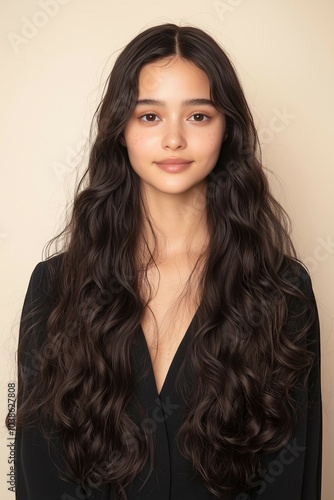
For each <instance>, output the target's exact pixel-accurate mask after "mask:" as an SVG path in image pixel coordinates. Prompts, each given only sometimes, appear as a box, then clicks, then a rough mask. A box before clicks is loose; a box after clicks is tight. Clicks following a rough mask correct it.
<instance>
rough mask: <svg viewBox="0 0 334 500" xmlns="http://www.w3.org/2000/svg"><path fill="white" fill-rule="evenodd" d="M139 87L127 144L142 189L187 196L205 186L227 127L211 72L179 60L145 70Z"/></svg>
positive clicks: (126, 133) (126, 139)
mask: <svg viewBox="0 0 334 500" xmlns="http://www.w3.org/2000/svg"><path fill="white" fill-rule="evenodd" d="M138 84H139V89H138V101H137V104H136V106H135V109H134V111H133V113H132V116H131V117H130V119H129V121H128V123H127V125H126V127H125V130H124V134H123V137H124V138H123V141H124V145H125V146H126V147H127V150H128V155H129V159H130V162H131V165H132V167H133V169H134V170H135V172H136V173H137V174H138V176H139V177H140V179H141V183H142V187H144V189H145V190H154V191H155V193H156V192H157V191H160V192H164V193H170V194H181V193H186V192H187V193H189V190H191V189H195V188H198V187H199V186H200V185H202V186H203V185H205V182H206V181H205V179H206V177H207V176H208V174H209V173H210V172H211V171H212V169H213V168H214V166H215V164H216V162H217V159H218V156H219V153H220V148H221V144H222V141H223V137H224V134H225V126H226V125H225V117H224V115H223V113H221V112H219V111H218V110H217V109H216V108H215V107H214V106H213V104H212V102H211V99H210V84H209V79H208V77H207V75H206V73H205V72H204V71H202V70H201V69H200V68H198V67H197V66H196V65H194V64H193V63H192V62H190V61H185V60H182V59H179V58H177V57H174V58H172V59H163V60H160V61H157V62H154V63H149V64H147V65H145V66H143V68H142V69H141V71H140V73H139V82H138ZM152 194H153V193H152Z"/></svg>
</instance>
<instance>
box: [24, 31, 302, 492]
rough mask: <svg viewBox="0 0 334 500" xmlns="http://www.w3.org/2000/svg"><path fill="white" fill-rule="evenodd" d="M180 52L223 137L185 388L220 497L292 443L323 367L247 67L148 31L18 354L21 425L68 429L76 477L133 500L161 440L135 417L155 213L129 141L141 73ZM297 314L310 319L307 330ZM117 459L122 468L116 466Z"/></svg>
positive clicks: (209, 45) (185, 39) (105, 121)
mask: <svg viewBox="0 0 334 500" xmlns="http://www.w3.org/2000/svg"><path fill="white" fill-rule="evenodd" d="M174 55H178V56H179V57H181V58H183V59H185V60H188V61H191V62H193V63H194V64H195V65H197V66H198V67H199V68H201V69H202V70H204V71H205V73H206V75H207V76H208V78H209V81H210V88H211V98H212V101H213V103H214V105H215V106H216V108H217V109H218V110H220V111H221V112H222V113H224V115H225V118H226V127H227V139H226V141H225V142H224V143H223V145H222V148H221V152H220V156H219V159H218V161H217V164H216V165H215V167H214V169H213V170H212V172H211V174H210V175H209V176H208V178H207V192H206V221H207V227H208V231H209V234H210V242H209V247H208V250H207V252H206V254H205V265H204V268H203V271H202V273H201V280H200V289H201V296H202V298H201V304H200V308H199V310H198V312H197V328H196V331H195V333H194V335H193V336H192V339H191V344H190V347H189V351H188V352H187V357H186V359H185V360H184V364H183V365H182V370H181V372H180V377H179V382H180V390H182V391H183V393H184V397H185V399H186V401H187V405H186V408H187V411H186V413H185V416H184V420H183V423H182V426H181V428H180V429H179V432H178V436H177V438H178V446H179V448H180V451H181V453H182V454H183V455H184V457H186V458H187V459H189V460H191V461H192V462H193V465H194V468H195V469H196V470H197V472H198V473H199V474H200V475H201V477H202V479H203V481H205V484H206V486H207V488H208V489H209V490H210V491H211V492H212V493H213V494H215V495H217V496H220V498H224V495H225V494H229V493H230V492H239V491H243V490H245V489H247V488H249V487H250V486H251V484H252V483H251V480H252V478H253V477H254V474H255V473H256V471H257V470H258V467H259V460H260V457H261V454H264V453H267V452H271V451H275V450H278V449H280V448H281V447H282V446H283V445H284V444H285V443H286V442H287V441H288V439H289V438H290V437H291V435H292V432H293V425H294V411H293V409H294V397H293V391H294V388H295V386H296V384H297V381H298V380H299V378H300V376H304V378H305V379H306V376H307V374H308V372H309V369H310V366H311V363H312V358H311V354H310V353H309V352H308V351H307V350H306V349H305V346H304V339H305V335H306V333H307V331H308V328H309V326H310V324H311V319H310V318H311V317H310V316H308V315H307V314H306V315H305V314H304V313H306V312H307V311H309V310H310V309H309V308H310V307H311V306H310V304H309V301H308V299H307V297H306V296H304V294H303V292H302V291H301V289H300V288H301V287H300V286H299V281H298V279H299V278H300V268H301V265H300V263H299V260H298V258H297V255H296V251H295V249H294V247H293V244H292V241H291V239H290V236H289V235H290V230H289V225H290V221H289V218H288V216H287V214H286V213H285V211H284V210H283V208H282V207H281V206H280V205H279V203H278V202H277V201H276V200H275V199H274V198H273V196H272V195H271V193H270V190H269V186H268V181H267V177H266V175H265V172H264V169H263V167H262V165H261V160H260V152H259V146H258V138H257V133H256V129H255V126H254V122H253V119H252V115H251V112H250V110H249V107H248V105H247V102H246V100H245V97H244V93H243V91H242V88H241V85H240V83H239V81H238V78H237V76H236V72H235V70H234V69H233V66H232V64H231V62H230V60H229V58H228V57H227V55H226V54H225V53H224V51H223V50H222V49H221V47H220V46H219V45H218V44H217V43H216V42H215V41H214V40H213V39H212V38H211V37H210V36H209V35H208V34H206V33H205V32H203V31H202V30H200V29H198V28H195V27H186V26H183V27H178V26H176V25H174V24H165V25H161V26H155V27H152V28H149V29H147V30H146V31H144V32H142V33H140V34H139V35H138V36H136V37H135V38H134V39H133V40H132V41H131V42H130V43H129V44H128V45H127V46H126V47H125V48H124V50H123V51H122V52H121V54H120V55H119V57H118V58H117V60H116V62H115V64H114V67H113V69H112V71H111V74H110V76H109V79H108V85H107V89H106V92H105V95H104V97H103V100H102V102H101V104H100V106H99V107H98V110H97V112H96V125H97V131H96V138H95V140H94V143H93V146H92V149H91V152H90V158H89V165H88V168H87V171H86V173H85V175H84V177H83V179H82V180H81V182H80V184H79V186H78V190H77V193H76V196H75V200H74V205H73V212H72V216H71V220H70V222H69V224H68V225H67V227H66V229H65V230H64V231H63V232H62V233H61V235H59V236H58V238H63V237H64V236H65V239H64V242H63V247H62V249H61V252H59V253H61V256H59V259H60V260H61V265H58V268H57V270H56V266H55V268H54V270H53V271H52V272H50V276H49V279H48V282H49V283H51V284H52V289H51V288H50V314H48V315H47V318H41V317H39V316H38V311H30V316H29V320H27V319H25V318H23V321H22V330H21V331H22V334H21V336H20V343H19V348H18V362H19V388H20V398H21V401H20V404H19V407H18V412H17V428H21V427H22V426H24V425H28V422H29V420H31V419H36V418H38V421H39V422H40V423H41V425H42V423H43V422H51V423H52V425H53V426H54V427H55V428H56V429H59V430H60V435H61V439H62V443H63V445H64V446H63V449H64V454H65V458H66V463H67V470H68V471H69V473H68V476H69V477H70V478H72V479H73V480H76V481H81V482H83V483H85V482H86V483H87V482H89V480H90V479H91V480H92V478H93V479H94V480H95V482H96V481H97V478H99V479H100V481H101V484H102V483H107V482H112V483H114V484H115V485H116V486H117V488H118V490H117V491H118V494H121V495H122V496H123V498H125V494H124V488H125V486H126V485H127V484H128V483H129V482H130V481H131V480H132V479H133V478H134V477H135V476H136V475H137V474H138V473H139V472H140V471H141V470H142V468H143V467H144V465H145V463H146V461H147V459H148V458H149V457H150V458H151V460H152V450H153V446H152V442H151V438H152V436H151V435H149V434H148V435H147V436H145V439H144V440H142V439H140V436H139V430H140V429H139V428H138V425H137V424H136V423H135V422H134V421H133V420H132V418H131V415H130V414H129V413H128V412H127V404H128V402H129V401H130V400H131V398H132V395H133V388H134V382H135V381H134V380H133V373H132V369H131V356H130V353H131V346H132V343H133V341H134V332H135V331H136V328H137V327H138V325H139V323H140V320H141V317H142V315H143V311H144V308H145V306H147V305H148V301H146V300H144V299H143V297H141V296H140V293H139V290H140V287H139V276H140V272H139V271H140V270H139V268H138V260H137V254H136V249H137V245H138V241H139V238H140V235H141V229H142V227H143V220H144V217H145V214H144V213H143V210H142V203H141V202H142V200H141V199H140V192H139V179H138V176H137V175H136V173H135V172H134V170H133V169H132V167H131V164H130V162H129V159H128V155H127V150H126V148H125V147H124V146H123V145H122V141H121V138H122V133H123V131H124V127H125V125H126V123H127V121H128V119H129V117H130V116H131V114H132V112H133V109H134V106H135V103H136V100H137V93H138V75H139V72H140V70H141V68H142V67H143V66H144V65H145V64H147V63H150V62H153V61H157V60H161V59H163V58H167V57H171V56H174ZM55 240H56V239H53V240H52V242H54V241H55ZM52 242H50V243H52ZM51 262H53V263H55V262H56V261H55V260H54V259H53V260H50V269H51V267H52V266H51ZM57 263H58V264H59V262H58V260H57ZM144 264H145V265H144V266H143V268H142V269H141V271H143V270H144V277H145V269H147V264H148V263H144ZM145 266H146V267H145ZM52 277H53V279H52ZM50 286H51V285H50ZM296 301H297V302H298V303H300V307H299V308H297V309H295V311H297V312H296V316H295V317H293V316H292V304H295V303H296ZM288 313H289V315H288ZM297 314H300V315H301V316H300V317H301V318H305V321H302V322H300V321H297V319H298V318H297ZM27 317H28V316H27ZM38 320H39V321H42V320H45V321H46V328H45V331H46V337H45V340H43V339H40V338H36V339H33V337H32V336H31V335H29V334H30V333H31V329H32V328H34V327H35V328H36V322H37V321H38ZM32 342H35V347H33V344H32ZM28 346H29V347H28ZM28 349H30V350H31V349H35V351H31V352H37V353H39V354H38V357H39V359H40V362H39V363H38V369H34V370H27V369H26V368H27V366H26V356H27V352H28ZM50 353H52V355H51V354H50ZM185 365H187V366H190V367H191V369H192V370H193V372H194V377H195V379H196V381H197V382H196V386H195V387H187V386H186V384H185V381H184V380H183V381H182V372H183V369H184V366H185ZM32 373H33V376H32V375H31V374H32ZM181 382H182V383H181ZM122 436H128V437H129V439H124V438H123V439H122ZM133 443H138V444H137V446H133ZM130 444H131V446H130ZM115 453H118V455H117V456H119V457H122V460H114V462H113V463H112V467H111V466H110V465H111V457H112V456H113V457H115V456H116V455H115ZM106 457H107V458H106ZM108 457H109V459H108Z"/></svg>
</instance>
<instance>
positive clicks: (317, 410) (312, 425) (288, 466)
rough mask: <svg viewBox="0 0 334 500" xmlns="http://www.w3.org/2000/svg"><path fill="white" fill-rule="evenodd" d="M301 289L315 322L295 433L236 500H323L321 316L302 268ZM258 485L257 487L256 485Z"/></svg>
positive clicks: (298, 398) (264, 462)
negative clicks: (260, 476)
mask: <svg viewBox="0 0 334 500" xmlns="http://www.w3.org/2000/svg"><path fill="white" fill-rule="evenodd" d="M301 288H302V289H303V291H304V293H305V295H307V296H308V297H309V298H310V299H311V300H312V302H313V304H314V307H315V313H316V314H315V319H314V321H313V324H312V326H311V328H310V330H309V332H308V335H307V348H308V349H309V350H310V351H311V352H312V353H313V355H314V361H313V365H312V368H311V372H310V375H309V378H308V382H307V387H306V388H305V387H303V388H300V389H298V390H297V392H296V406H297V408H298V410H299V411H298V413H297V415H298V418H297V423H296V426H295V432H294V434H293V436H292V438H291V440H290V441H289V443H288V444H287V445H286V446H284V447H283V448H282V449H281V450H280V451H279V452H277V453H275V454H268V455H266V456H265V457H263V460H262V470H261V472H262V478H261V479H260V480H259V481H258V482H257V484H256V487H255V489H254V490H252V492H250V493H241V494H240V495H237V497H236V500H250V499H251V500H320V498H321V470H322V404H321V386H320V382H321V375H320V328H319V316H318V310H317V305H316V300H315V297H314V293H313V289H312V283H311V279H310V276H309V274H308V273H307V272H306V270H305V269H304V268H303V269H301ZM254 486H255V485H254Z"/></svg>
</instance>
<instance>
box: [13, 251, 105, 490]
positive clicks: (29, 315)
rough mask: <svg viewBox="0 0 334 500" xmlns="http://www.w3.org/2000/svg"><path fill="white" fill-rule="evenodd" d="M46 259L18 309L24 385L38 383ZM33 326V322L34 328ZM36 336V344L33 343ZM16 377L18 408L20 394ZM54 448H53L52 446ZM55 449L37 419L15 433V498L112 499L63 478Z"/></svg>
mask: <svg viewBox="0 0 334 500" xmlns="http://www.w3.org/2000/svg"><path fill="white" fill-rule="evenodd" d="M48 265H49V264H48V262H47V261H45V262H40V263H39V264H38V265H37V266H36V267H35V269H34V271H33V273H32V275H31V278H30V282H29V286H28V290H27V293H26V296H25V301H24V305H23V309H22V316H21V324H20V333H19V342H20V341H21V340H22V335H23V332H24V331H25V332H26V331H27V329H29V335H28V338H29V340H28V341H27V342H26V343H25V344H24V346H25V347H24V356H23V357H22V359H21V363H20V364H19V366H18V369H19V370H22V371H23V373H24V375H25V377H26V378H27V380H28V386H30V387H32V386H33V384H35V383H38V373H39V361H38V353H37V352H36V345H37V346H38V345H39V346H42V344H43V341H44V340H45V324H46V320H47V318H48V315H49V314H50V312H51V308H52V302H53V300H52V299H53V298H52V297H51V296H50V294H49V286H48V284H49V283H48V281H49V277H50V274H49V272H48ZM34 325H37V326H35V327H34ZM36 339H37V343H36ZM21 392H22V391H21V387H20V377H19V385H18V407H19V406H20V404H21V399H22V394H21ZM56 449H57V448H56ZM59 450H60V447H59V446H58V452H54V451H52V450H50V447H49V445H48V440H47V439H46V438H45V437H44V435H43V433H42V431H41V430H40V426H39V422H36V423H35V424H33V425H31V424H30V425H29V426H24V427H23V429H21V430H19V431H16V436H15V493H16V500H83V499H85V500H86V499H87V500H88V499H89V500H104V499H106V498H108V499H109V498H112V497H110V496H109V495H108V496H105V495H106V492H104V493H102V492H101V491H97V490H94V491H93V490H92V489H87V491H86V492H84V491H83V490H82V488H81V486H80V485H78V484H76V483H72V482H68V481H64V480H62V479H61V478H60V476H59V469H61V468H62V467H63V464H62V462H61V460H60V458H59V457H60V454H59Z"/></svg>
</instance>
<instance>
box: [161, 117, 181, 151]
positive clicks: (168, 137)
mask: <svg viewBox="0 0 334 500" xmlns="http://www.w3.org/2000/svg"><path fill="white" fill-rule="evenodd" d="M186 144H187V143H186V138H185V135H184V131H183V130H182V124H181V123H179V122H173V123H169V124H166V127H165V130H164V134H163V137H162V147H163V148H164V149H170V150H172V151H175V150H177V149H183V148H185V147H186Z"/></svg>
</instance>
